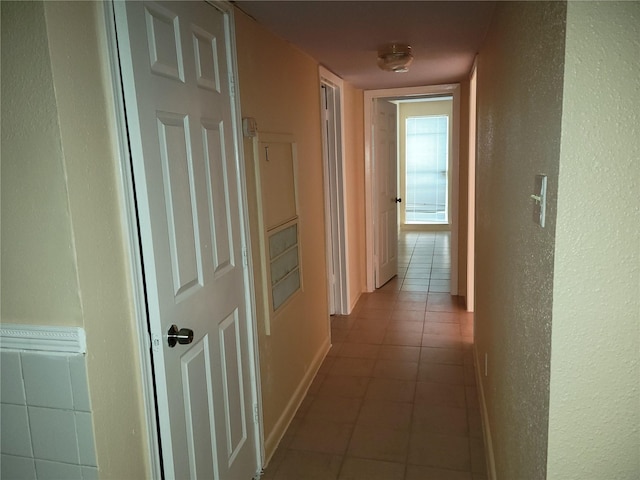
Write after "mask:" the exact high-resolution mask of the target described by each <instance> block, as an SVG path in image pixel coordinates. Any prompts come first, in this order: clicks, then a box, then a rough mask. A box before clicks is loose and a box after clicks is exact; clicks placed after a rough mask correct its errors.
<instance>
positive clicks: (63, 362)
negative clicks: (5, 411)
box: [21, 353, 73, 409]
mask: <svg viewBox="0 0 640 480" xmlns="http://www.w3.org/2000/svg"><path fill="white" fill-rule="evenodd" d="M21 357H22V377H23V379H24V388H25V390H26V393H27V405H33V406H38V407H49V408H65V409H72V408H73V393H72V391H71V373H70V371H69V357H68V356H62V355H43V354H38V353H23V354H22V355H21Z"/></svg>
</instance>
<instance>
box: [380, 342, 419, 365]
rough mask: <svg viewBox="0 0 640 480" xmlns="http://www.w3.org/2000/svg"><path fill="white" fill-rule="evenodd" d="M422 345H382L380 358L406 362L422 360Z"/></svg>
mask: <svg viewBox="0 0 640 480" xmlns="http://www.w3.org/2000/svg"><path fill="white" fill-rule="evenodd" d="M420 351H421V347H412V346H408V345H381V346H380V351H379V352H378V358H379V359H381V360H401V361H404V362H418V361H420Z"/></svg>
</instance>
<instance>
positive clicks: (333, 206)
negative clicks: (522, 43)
mask: <svg viewBox="0 0 640 480" xmlns="http://www.w3.org/2000/svg"><path fill="white" fill-rule="evenodd" d="M342 88H343V85H342V80H341V79H340V78H339V77H337V76H336V75H334V74H333V73H331V72H330V71H328V70H327V69H325V68H322V67H320V105H321V113H322V156H323V164H324V168H323V170H324V190H325V192H324V198H325V208H324V211H325V231H326V242H325V243H326V258H327V292H328V302H329V313H330V314H331V315H347V314H348V313H350V312H349V308H350V305H351V300H350V298H349V288H348V278H349V271H348V268H349V264H348V262H347V222H346V218H345V213H346V205H345V203H346V200H345V198H346V195H345V182H344V175H345V173H344V153H343V141H342V139H343V119H342V115H343V113H342V112H343V101H344V100H343V92H342Z"/></svg>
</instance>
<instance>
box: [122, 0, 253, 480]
mask: <svg viewBox="0 0 640 480" xmlns="http://www.w3.org/2000/svg"><path fill="white" fill-rule="evenodd" d="M115 8H116V27H117V33H118V49H119V52H120V58H121V70H122V75H123V86H124V95H125V105H126V110H127V114H126V116H127V123H128V130H129V137H130V148H131V157H132V164H133V173H134V184H135V189H136V196H137V209H138V215H139V223H140V232H141V245H142V255H143V267H144V273H145V282H146V292H147V301H148V310H149V319H150V320H149V321H150V330H151V337H152V343H153V364H154V369H155V379H156V381H155V383H156V392H157V403H158V405H157V408H158V422H159V425H160V432H161V443H162V456H163V463H164V472H165V475H166V477H167V478H180V479H183V478H200V479H221V480H249V479H251V478H252V477H253V476H254V475H255V474H256V472H257V471H258V470H259V465H258V463H259V455H258V452H257V442H256V431H257V425H256V422H255V419H254V414H253V412H254V402H255V400H254V394H253V390H252V381H253V380H252V375H251V373H252V370H251V369H252V365H251V358H252V357H251V354H252V348H253V347H252V345H251V343H250V341H249V339H250V338H251V335H250V330H249V323H248V321H247V318H248V317H247V315H248V312H247V300H246V299H247V297H246V295H247V285H246V276H245V274H246V270H245V268H246V267H245V265H244V263H243V245H244V244H245V242H244V237H243V235H244V234H243V230H242V225H243V224H242V209H241V196H240V195H239V189H240V186H239V178H240V177H239V159H238V155H237V151H236V148H237V145H236V143H235V142H236V141H237V138H236V136H235V133H234V126H235V125H234V116H233V109H234V101H235V100H234V98H233V95H234V93H233V91H232V89H233V86H232V83H231V79H232V71H231V68H232V65H233V63H232V58H231V55H232V54H231V50H230V49H229V44H230V37H229V35H230V23H229V22H230V19H229V14H228V13H227V12H225V11H222V10H220V9H218V8H216V7H214V6H212V5H209V4H207V3H205V2H175V3H168V2H145V3H143V2H126V3H125V2H122V3H121V2H116V5H115ZM172 325H176V326H177V327H178V328H180V329H182V328H185V329H190V330H192V331H193V340H192V342H191V343H189V344H177V345H176V346H174V347H173V348H172V347H170V346H169V345H168V339H167V334H168V331H169V329H170V327H171V326H172Z"/></svg>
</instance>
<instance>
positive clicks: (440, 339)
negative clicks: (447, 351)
mask: <svg viewBox="0 0 640 480" xmlns="http://www.w3.org/2000/svg"><path fill="white" fill-rule="evenodd" d="M425 325H426V323H425ZM422 346H423V347H435V348H459V349H462V347H463V343H462V338H461V337H460V336H450V335H431V334H423V335H422Z"/></svg>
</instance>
